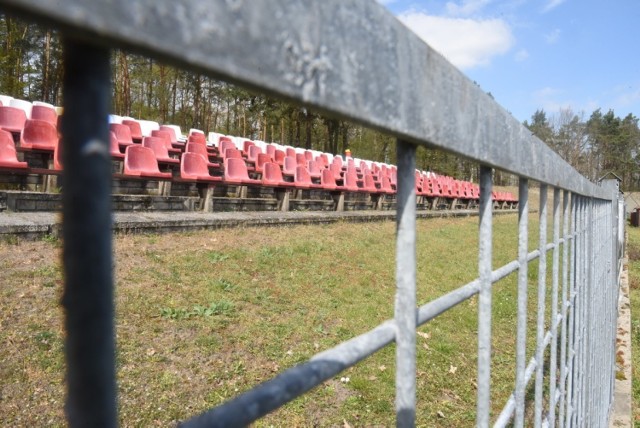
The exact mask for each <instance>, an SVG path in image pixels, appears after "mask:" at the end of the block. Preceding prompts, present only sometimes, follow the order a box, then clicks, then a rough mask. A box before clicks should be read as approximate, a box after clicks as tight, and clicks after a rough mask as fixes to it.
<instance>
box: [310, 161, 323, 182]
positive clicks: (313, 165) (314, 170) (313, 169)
mask: <svg viewBox="0 0 640 428" xmlns="http://www.w3.org/2000/svg"><path fill="white" fill-rule="evenodd" d="M307 169H308V170H309V175H310V176H311V178H312V179H316V180H320V176H321V175H322V169H321V168H320V167H319V166H318V163H317V162H316V161H312V160H310V161H307Z"/></svg>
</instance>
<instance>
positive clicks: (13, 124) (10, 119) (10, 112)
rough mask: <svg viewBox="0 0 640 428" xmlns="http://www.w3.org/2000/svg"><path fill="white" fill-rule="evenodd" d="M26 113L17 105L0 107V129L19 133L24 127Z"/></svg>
mask: <svg viewBox="0 0 640 428" xmlns="http://www.w3.org/2000/svg"><path fill="white" fill-rule="evenodd" d="M26 121H27V115H26V114H25V112H24V110H22V109H21V108H17V107H9V106H3V107H0V129H4V130H5V131H9V132H11V133H12V134H19V133H20V132H22V130H23V129H24V124H25V122H26Z"/></svg>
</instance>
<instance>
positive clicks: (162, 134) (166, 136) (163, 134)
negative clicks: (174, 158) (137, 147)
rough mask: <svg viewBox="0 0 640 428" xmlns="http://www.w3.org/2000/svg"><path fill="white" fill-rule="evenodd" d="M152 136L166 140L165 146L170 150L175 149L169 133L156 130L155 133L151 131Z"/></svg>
mask: <svg viewBox="0 0 640 428" xmlns="http://www.w3.org/2000/svg"><path fill="white" fill-rule="evenodd" d="M151 136H152V137H157V138H162V139H163V140H164V144H165V146H167V148H168V149H171V148H173V146H172V145H171V134H170V133H169V131H162V130H158V129H154V130H153V131H151Z"/></svg>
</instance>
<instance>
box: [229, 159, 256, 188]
mask: <svg viewBox="0 0 640 428" xmlns="http://www.w3.org/2000/svg"><path fill="white" fill-rule="evenodd" d="M224 182H225V183H227V184H236V185H241V184H260V183H261V181H260V180H254V179H251V178H249V171H248V170H247V164H246V163H244V160H243V159H238V158H227V159H225V161H224Z"/></svg>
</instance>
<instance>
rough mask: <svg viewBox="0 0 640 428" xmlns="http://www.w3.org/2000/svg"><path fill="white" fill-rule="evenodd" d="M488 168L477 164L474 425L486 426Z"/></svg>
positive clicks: (488, 402) (488, 384)
mask: <svg viewBox="0 0 640 428" xmlns="http://www.w3.org/2000/svg"><path fill="white" fill-rule="evenodd" d="M492 173H493V171H492V170H491V168H489V167H486V166H482V167H480V241H479V244H478V273H479V279H480V295H479V298H478V381H477V383H478V402H477V403H476V404H477V416H476V426H478V427H480V428H485V427H488V426H489V416H490V415H489V413H490V410H491V285H492V283H491V265H492V260H491V257H492V255H491V250H492V247H493V243H492V240H493V236H492V226H493V217H492V216H493V199H492V197H491V192H492V185H493V178H492Z"/></svg>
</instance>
